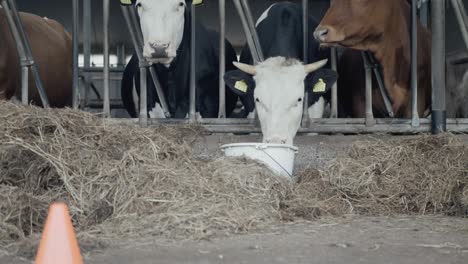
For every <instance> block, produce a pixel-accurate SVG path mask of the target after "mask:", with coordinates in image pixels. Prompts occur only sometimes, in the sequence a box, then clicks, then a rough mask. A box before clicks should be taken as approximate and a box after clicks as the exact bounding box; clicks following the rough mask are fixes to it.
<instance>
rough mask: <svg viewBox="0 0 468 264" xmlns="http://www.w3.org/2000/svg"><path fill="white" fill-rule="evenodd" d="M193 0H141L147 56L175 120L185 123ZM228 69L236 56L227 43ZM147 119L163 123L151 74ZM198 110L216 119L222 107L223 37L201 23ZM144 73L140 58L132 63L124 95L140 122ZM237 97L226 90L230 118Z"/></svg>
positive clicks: (198, 33) (198, 28)
mask: <svg viewBox="0 0 468 264" xmlns="http://www.w3.org/2000/svg"><path fill="white" fill-rule="evenodd" d="M190 4H191V1H184V0H137V1H136V2H135V6H136V8H137V10H138V16H139V21H140V26H141V30H142V33H143V37H144V47H143V56H144V57H145V58H146V59H147V60H148V61H149V62H150V63H152V67H154V68H155V70H156V73H157V75H158V78H159V80H160V82H161V86H162V89H163V91H164V93H165V96H166V98H167V103H168V105H169V111H170V113H171V116H172V117H174V118H185V117H186V116H187V114H188V112H189V105H190V102H189V98H190V42H191V41H190V36H191V13H190V6H189V5H190ZM225 45H226V70H227V71H228V70H232V69H235V68H234V66H233V64H232V62H233V61H237V57H236V53H235V51H234V49H233V47H232V45H231V43H229V41H227V40H226V42H225ZM147 83H148V105H147V107H148V115H149V117H152V118H164V117H165V116H164V113H163V111H162V108H161V105H160V103H159V98H158V96H157V94H156V89H155V87H154V84H153V82H152V81H151V76H150V74H149V73H148V82H147ZM196 85H197V95H196V99H197V100H196V101H197V104H196V109H197V112H199V113H200V115H201V116H202V117H204V118H214V117H217V115H218V107H219V88H218V87H219V34H218V33H217V32H214V31H211V30H208V29H206V28H205V27H204V26H202V25H201V24H199V23H197V24H196ZM139 91H140V73H139V64H138V58H137V56H136V54H134V55H133V57H132V58H131V60H130V62H129V63H128V64H127V66H126V68H125V71H124V74H123V79H122V87H121V96H122V101H123V103H124V106H125V108H126V109H127V112H128V113H129V114H130V116H131V117H134V118H135V117H137V113H138V106H139V103H138V101H139ZM237 100H238V96H237V95H236V94H235V93H233V92H232V91H231V90H230V89H228V88H227V87H226V114H227V115H228V116H229V115H230V114H231V113H232V111H233V110H234V108H235V106H236V102H237Z"/></svg>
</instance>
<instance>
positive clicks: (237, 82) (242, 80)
mask: <svg viewBox="0 0 468 264" xmlns="http://www.w3.org/2000/svg"><path fill="white" fill-rule="evenodd" d="M224 81H225V82H226V85H227V86H228V87H229V88H230V89H231V90H232V91H233V92H234V93H235V94H237V95H238V96H246V95H248V94H251V93H253V89H254V88H255V81H254V80H253V78H252V75H249V74H247V73H245V72H243V71H241V70H234V71H228V72H226V73H225V74H224Z"/></svg>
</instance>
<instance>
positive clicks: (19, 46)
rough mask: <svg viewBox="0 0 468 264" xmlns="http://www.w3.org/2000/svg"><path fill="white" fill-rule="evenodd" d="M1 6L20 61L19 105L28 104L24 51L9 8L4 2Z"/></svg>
mask: <svg viewBox="0 0 468 264" xmlns="http://www.w3.org/2000/svg"><path fill="white" fill-rule="evenodd" d="M2 6H3V8H4V10H5V15H6V18H7V21H8V24H9V26H10V31H11V34H12V35H13V39H14V40H15V43H16V50H17V52H18V59H19V60H20V66H21V103H22V104H25V105H26V104H28V100H29V97H28V93H29V91H28V88H29V68H28V66H29V63H28V60H27V58H26V51H25V48H24V45H23V42H22V41H21V37H20V35H19V33H18V29H17V27H16V24H15V21H14V19H13V16H12V14H11V11H10V6H9V4H8V2H7V1H6V0H4V1H2Z"/></svg>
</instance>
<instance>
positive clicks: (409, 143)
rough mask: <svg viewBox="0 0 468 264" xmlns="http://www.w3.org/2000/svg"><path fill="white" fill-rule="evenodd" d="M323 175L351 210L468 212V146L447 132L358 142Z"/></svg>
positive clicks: (391, 212)
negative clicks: (467, 201) (435, 134)
mask: <svg viewBox="0 0 468 264" xmlns="http://www.w3.org/2000/svg"><path fill="white" fill-rule="evenodd" d="M322 178H323V179H324V181H326V182H328V183H329V184H330V185H331V186H333V189H334V190H335V191H336V192H337V193H336V195H338V196H339V197H340V198H341V199H342V200H343V201H345V202H346V203H348V204H349V211H350V212H353V213H358V214H366V215H388V214H420V215H424V214H445V215H453V216H466V214H467V212H468V211H467V209H468V207H467V205H468V204H467V203H466V200H467V194H468V193H467V192H466V188H467V187H468V145H467V144H465V143H463V142H461V141H460V140H459V139H457V138H456V137H455V136H453V135H450V134H444V135H440V136H429V135H423V136H418V137H411V138H407V139H391V140H386V141H383V140H373V141H366V142H358V143H356V144H354V145H353V146H352V147H351V149H350V150H349V152H348V153H347V155H346V156H344V157H339V158H337V159H335V160H334V161H332V162H331V163H330V164H329V166H328V167H327V168H326V169H325V170H323V171H322ZM464 189H465V191H464Z"/></svg>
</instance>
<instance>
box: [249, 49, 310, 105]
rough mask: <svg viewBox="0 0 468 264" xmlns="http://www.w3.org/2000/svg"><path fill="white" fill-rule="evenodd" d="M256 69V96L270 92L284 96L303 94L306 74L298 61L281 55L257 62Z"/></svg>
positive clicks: (279, 96) (280, 96)
mask: <svg viewBox="0 0 468 264" xmlns="http://www.w3.org/2000/svg"><path fill="white" fill-rule="evenodd" d="M256 69H257V74H256V75H255V81H256V85H257V88H256V89H255V94H256V95H257V96H260V95H268V94H270V96H271V95H278V96H277V97H278V98H284V97H285V96H286V97H290V96H302V95H303V93H304V86H303V83H304V78H305V76H306V74H305V71H304V66H303V65H302V63H301V62H300V61H298V60H295V59H286V58H283V57H276V58H270V59H268V60H266V61H264V62H262V63H260V64H258V65H257V67H256ZM274 97H276V96H274Z"/></svg>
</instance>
